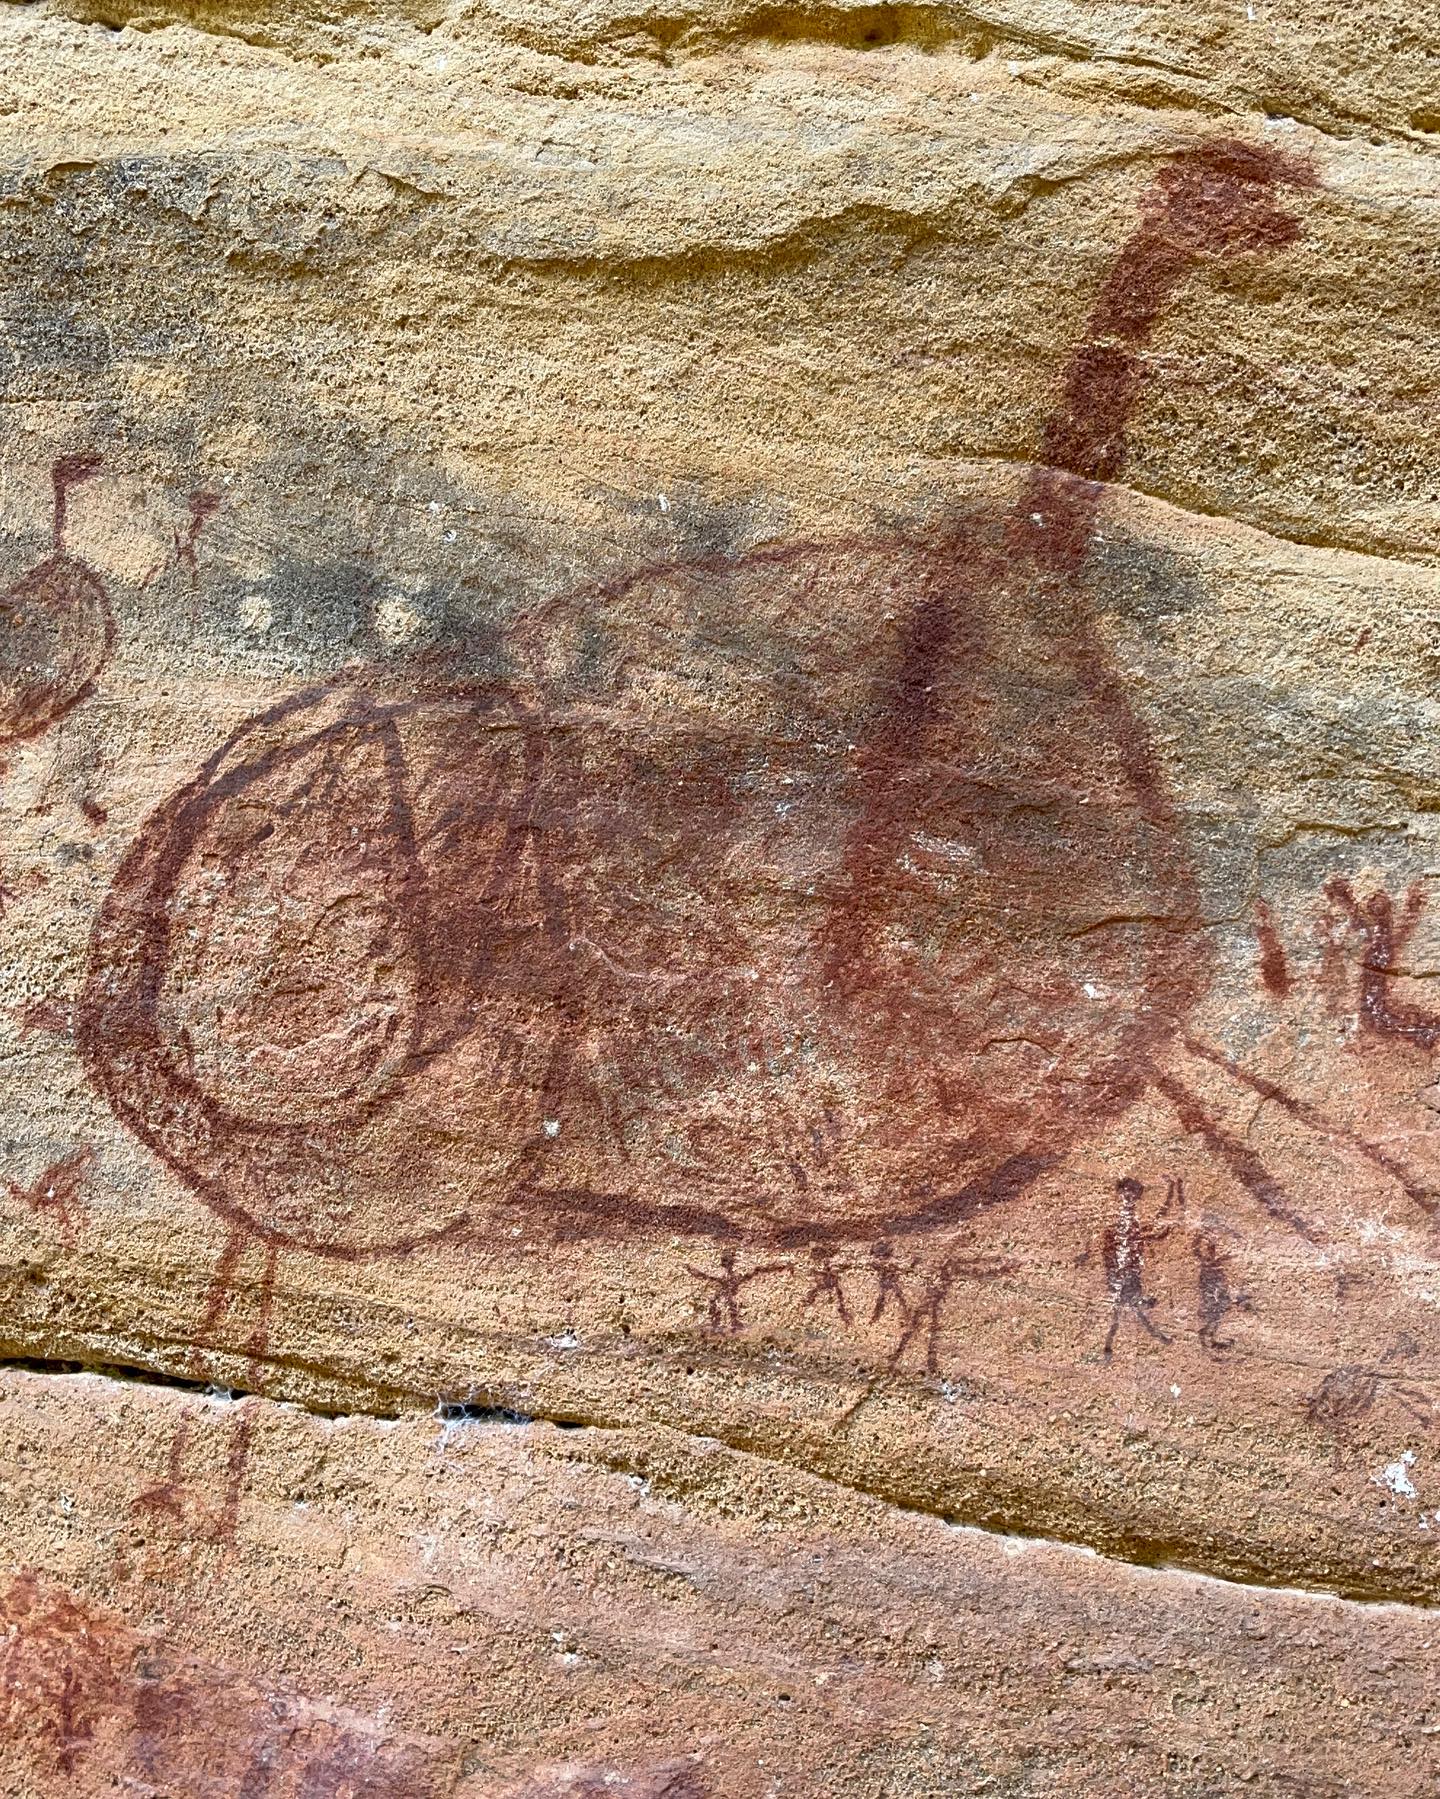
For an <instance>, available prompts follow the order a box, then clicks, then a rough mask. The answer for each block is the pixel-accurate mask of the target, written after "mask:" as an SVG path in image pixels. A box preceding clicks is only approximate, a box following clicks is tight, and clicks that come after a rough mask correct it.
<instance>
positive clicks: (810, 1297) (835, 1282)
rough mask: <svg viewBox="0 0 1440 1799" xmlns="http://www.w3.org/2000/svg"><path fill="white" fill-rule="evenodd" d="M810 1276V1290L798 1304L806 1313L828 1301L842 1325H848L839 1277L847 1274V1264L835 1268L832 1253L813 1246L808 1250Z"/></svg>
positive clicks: (847, 1315)
mask: <svg viewBox="0 0 1440 1799" xmlns="http://www.w3.org/2000/svg"><path fill="white" fill-rule="evenodd" d="M810 1262H811V1275H812V1279H811V1282H810V1290H809V1292H808V1293H806V1295H805V1297H804V1299H803V1300H802V1301H801V1302H800V1303H801V1305H802V1306H803V1307H804V1309H805V1310H806V1311H807V1312H808V1311H809V1309H810V1307H811V1306H813V1305H818V1304H819V1303H820V1301H821V1300H828V1301H829V1302H830V1304H831V1305H833V1306H834V1308H835V1310H836V1312H837V1313H838V1314H839V1317H840V1322H841V1323H842V1324H849V1323H850V1303H849V1301H848V1300H847V1299H846V1297H845V1288H844V1286H843V1285H842V1284H841V1276H842V1275H844V1274H847V1273H849V1264H848V1263H846V1262H842V1263H841V1264H840V1266H839V1267H838V1268H837V1267H836V1265H835V1257H834V1254H833V1252H832V1251H830V1250H826V1249H821V1248H820V1246H819V1244H815V1245H813V1246H812V1247H811V1250H810Z"/></svg>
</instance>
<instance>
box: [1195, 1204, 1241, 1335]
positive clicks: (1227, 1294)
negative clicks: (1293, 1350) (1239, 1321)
mask: <svg viewBox="0 0 1440 1799" xmlns="http://www.w3.org/2000/svg"><path fill="white" fill-rule="evenodd" d="M1190 1250H1191V1253H1192V1254H1193V1255H1194V1257H1195V1281H1196V1285H1197V1287H1198V1288H1199V1294H1200V1330H1199V1337H1200V1346H1201V1348H1202V1349H1208V1350H1211V1351H1213V1352H1215V1353H1217V1354H1219V1353H1223V1352H1224V1351H1225V1350H1227V1349H1233V1348H1234V1347H1235V1340H1234V1338H1233V1337H1224V1338H1222V1337H1221V1336H1220V1326H1221V1325H1222V1324H1223V1323H1224V1322H1225V1320H1226V1319H1227V1318H1228V1317H1229V1316H1230V1314H1231V1313H1232V1312H1251V1311H1253V1310H1254V1309H1255V1308H1254V1306H1253V1305H1252V1304H1251V1301H1250V1295H1249V1294H1248V1293H1236V1292H1232V1291H1231V1287H1230V1276H1229V1271H1228V1263H1227V1261H1226V1258H1225V1257H1224V1256H1223V1255H1222V1254H1221V1252H1220V1245H1219V1244H1218V1243H1217V1242H1216V1241H1215V1239H1214V1238H1213V1237H1209V1236H1206V1235H1205V1233H1204V1232H1203V1231H1197V1232H1196V1233H1195V1235H1194V1236H1193V1237H1192V1238H1191V1239H1190Z"/></svg>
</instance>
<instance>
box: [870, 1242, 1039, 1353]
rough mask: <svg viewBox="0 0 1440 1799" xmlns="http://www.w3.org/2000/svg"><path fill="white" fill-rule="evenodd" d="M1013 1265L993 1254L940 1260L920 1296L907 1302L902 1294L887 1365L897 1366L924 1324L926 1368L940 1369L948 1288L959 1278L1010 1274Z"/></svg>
mask: <svg viewBox="0 0 1440 1799" xmlns="http://www.w3.org/2000/svg"><path fill="white" fill-rule="evenodd" d="M1014 1267H1015V1264H1014V1263H1013V1262H1006V1261H1000V1260H997V1259H996V1258H995V1257H994V1256H952V1257H950V1258H948V1259H947V1260H945V1261H943V1262H941V1263H940V1265H939V1266H938V1267H937V1268H936V1269H935V1271H934V1273H933V1274H932V1275H931V1276H930V1278H929V1279H928V1280H927V1281H926V1283H925V1289H924V1291H923V1292H922V1293H921V1294H920V1296H919V1297H918V1298H917V1299H915V1300H913V1301H907V1300H906V1299H905V1298H904V1296H903V1293H902V1295H901V1298H900V1301H899V1304H900V1318H901V1325H900V1334H899V1336H898V1337H897V1338H896V1341H895V1347H894V1348H893V1349H892V1350H891V1352H890V1366H891V1367H892V1368H895V1367H898V1366H899V1364H900V1359H901V1357H902V1356H903V1355H904V1354H905V1351H906V1350H907V1349H908V1348H909V1347H910V1344H911V1343H912V1342H913V1341H914V1339H915V1337H916V1336H917V1335H918V1334H919V1332H920V1328H921V1326H922V1325H923V1326H924V1327H925V1371H926V1373H927V1374H938V1373H939V1372H940V1324H941V1312H942V1310H943V1309H944V1306H945V1302H946V1300H948V1299H949V1297H950V1292H951V1289H952V1288H953V1287H954V1285H955V1283H956V1281H958V1280H992V1279H993V1278H994V1277H995V1276H996V1275H997V1274H1009V1273H1010V1272H1011V1271H1012V1270H1013V1269H1014Z"/></svg>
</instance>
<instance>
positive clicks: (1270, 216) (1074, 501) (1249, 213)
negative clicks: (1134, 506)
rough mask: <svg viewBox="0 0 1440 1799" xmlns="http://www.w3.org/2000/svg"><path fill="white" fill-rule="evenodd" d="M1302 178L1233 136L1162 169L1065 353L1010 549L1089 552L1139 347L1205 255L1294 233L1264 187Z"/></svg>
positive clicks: (1068, 565)
mask: <svg viewBox="0 0 1440 1799" xmlns="http://www.w3.org/2000/svg"><path fill="white" fill-rule="evenodd" d="M1309 180H1310V177H1309V176H1308V175H1307V174H1306V173H1305V172H1304V171H1303V170H1297V169H1296V168H1294V167H1293V166H1292V165H1290V164H1288V163H1285V162H1284V161H1283V160H1282V159H1280V158H1278V157H1275V156H1273V155H1271V154H1270V153H1268V152H1264V151H1259V150H1255V149H1252V148H1250V147H1249V146H1245V145H1236V144H1228V143H1220V144H1214V145H1209V146H1206V147H1205V148H1204V149H1201V150H1199V151H1195V152H1191V153H1189V154H1188V155H1187V156H1185V157H1183V158H1179V159H1177V160H1176V162H1174V163H1172V164H1171V165H1170V166H1169V167H1167V168H1166V169H1165V170H1164V171H1162V173H1161V175H1160V176H1159V178H1158V179H1157V181H1156V182H1155V184H1154V185H1153V187H1152V188H1151V189H1150V191H1149V193H1148V194H1147V195H1146V197H1145V200H1144V201H1143V202H1142V209H1141V223H1140V225H1139V228H1138V229H1137V230H1136V231H1135V233H1134V234H1133V236H1132V237H1131V238H1130V240H1129V242H1128V243H1127V244H1126V245H1125V247H1124V249H1123V250H1122V251H1121V252H1120V254H1119V256H1118V257H1117V258H1116V261H1115V264H1114V266H1113V267H1112V268H1111V270H1110V273H1109V275H1108V276H1107V277H1106V279H1105V283H1104V285H1103V286H1102V288H1101V289H1100V292H1099V295H1098V296H1097V298H1096V300H1095V304H1094V306H1093V307H1092V308H1091V311H1090V316H1089V317H1088V318H1087V320H1086V322H1085V330H1084V334H1083V336H1082V337H1081V339H1080V341H1079V343H1078V344H1077V345H1076V347H1075V349H1074V350H1073V351H1072V352H1071V354H1070V358H1069V361H1068V363H1067V365H1066V369H1065V380H1064V386H1063V389H1062V392H1061V396H1060V400H1059V403H1058V405H1057V406H1056V407H1055V409H1054V411H1053V412H1052V413H1051V414H1050V416H1049V418H1048V419H1047V420H1046V422H1045V429H1044V432H1043V434H1042V437H1041V443H1040V452H1039V457H1038V459H1037V463H1036V466H1035V468H1034V469H1033V470H1032V473H1031V476H1030V479H1029V480H1028V481H1027V483H1026V485H1025V488H1024V490H1023V492H1022V493H1021V496H1020V499H1019V501H1018V502H1017V504H1016V507H1015V515H1014V520H1013V528H1012V531H1011V539H1012V547H1013V548H1015V549H1018V550H1019V551H1020V552H1021V553H1022V554H1024V555H1026V556H1028V557H1029V558H1030V559H1031V561H1032V563H1034V564H1038V565H1039V566H1041V567H1045V568H1049V569H1051V570H1052V571H1054V572H1056V573H1064V572H1067V571H1069V570H1073V569H1075V568H1077V567H1078V566H1079V564H1080V563H1081V562H1082V561H1083V560H1084V558H1085V554H1086V552H1087V550H1088V548H1089V545H1090V541H1091V538H1092V536H1093V533H1094V525H1095V514H1096V510H1097V508H1098V505H1099V501H1100V487H1099V483H1101V482H1105V481H1113V480H1114V479H1115V478H1116V477H1117V476H1118V475H1119V473H1120V471H1121V470H1122V468H1123V467H1124V465H1125V461H1126V457H1127V455H1128V452H1129V441H1128V431H1129V427H1130V423H1131V420H1132V418H1133V416H1134V413H1135V408H1136V405H1137V403H1138V401H1139V398H1140V393H1141V390H1142V388H1143V386H1144V381H1145V367H1144V359H1143V352H1144V350H1145V347H1146V345H1147V344H1148V343H1149V342H1150V339H1151V337H1152V336H1153V335H1154V331H1155V327H1156V324H1157V323H1158V321H1159V320H1160V318H1161V316H1162V315H1163V314H1164V312H1165V311H1166V309H1167V308H1168V307H1169V306H1170V305H1171V304H1172V302H1173V301H1174V299H1175V297H1176V295H1177V294H1178V293H1179V291H1180V289H1181V288H1182V287H1183V286H1184V284H1185V282H1186V280H1187V279H1188V278H1189V276H1190V275H1191V273H1192V272H1193V271H1194V270H1195V269H1196V268H1197V267H1198V266H1199V265H1200V264H1201V263H1202V262H1203V261H1205V260H1206V259H1207V258H1212V257H1216V256H1224V255H1227V254H1234V253H1235V252H1237V251H1247V250H1248V251H1268V250H1275V249H1278V248H1280V247H1282V246H1283V245H1285V244H1288V243H1291V242H1293V241H1294V239H1295V238H1296V237H1297V236H1298V235H1299V226H1298V225H1297V224H1296V222H1295V220H1294V219H1293V218H1291V217H1290V215H1289V214H1288V213H1285V212H1282V211H1281V210H1280V209H1279V208H1278V207H1277V206H1275V204H1274V202H1273V200H1272V198H1271V194H1272V191H1273V189H1274V187H1275V185H1276V184H1277V183H1278V182H1280V181H1285V182H1289V183H1292V184H1295V185H1305V184H1307V183H1308V182H1309Z"/></svg>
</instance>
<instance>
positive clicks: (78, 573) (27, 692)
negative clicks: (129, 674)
mask: <svg viewBox="0 0 1440 1799" xmlns="http://www.w3.org/2000/svg"><path fill="white" fill-rule="evenodd" d="M113 640H114V625H113V622H112V619H111V615H110V603H109V600H108V599H107V597H106V593H105V588H104V586H103V584H102V583H101V581H100V579H99V577H98V576H97V575H96V574H95V572H94V571H93V570H92V569H90V568H87V567H86V565H85V564H84V563H83V562H80V561H78V560H77V559H76V558H75V557H73V556H66V555H63V554H59V555H55V556H51V557H49V558H48V559H47V560H46V561H44V562H42V563H40V564H39V565H38V566H37V567H35V568H33V569H31V570H30V572H29V573H28V574H26V575H22V576H21V578H20V579H19V580H18V581H17V582H15V584H14V585H13V586H12V587H10V588H9V589H8V590H7V591H6V593H5V594H4V595H3V596H0V743H4V742H13V741H16V740H19V739H21V738H25V737H33V736H35V735H36V734H37V733H38V732H40V731H43V730H44V729H45V728H46V726H48V725H50V724H53V723H54V721H55V720H56V719H57V718H60V717H62V716H63V715H64V714H65V713H66V712H68V711H69V710H70V708H71V707H72V706H74V705H75V704H76V703H77V702H78V701H79V700H80V699H82V698H83V697H84V695H85V694H86V692H87V691H88V690H89V688H90V686H91V684H92V682H93V681H94V680H95V678H96V676H97V675H98V674H99V673H100V671H101V669H102V668H103V667H104V666H105V661H106V659H107V657H108V656H109V654H110V649H111V646H112V643H113Z"/></svg>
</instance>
